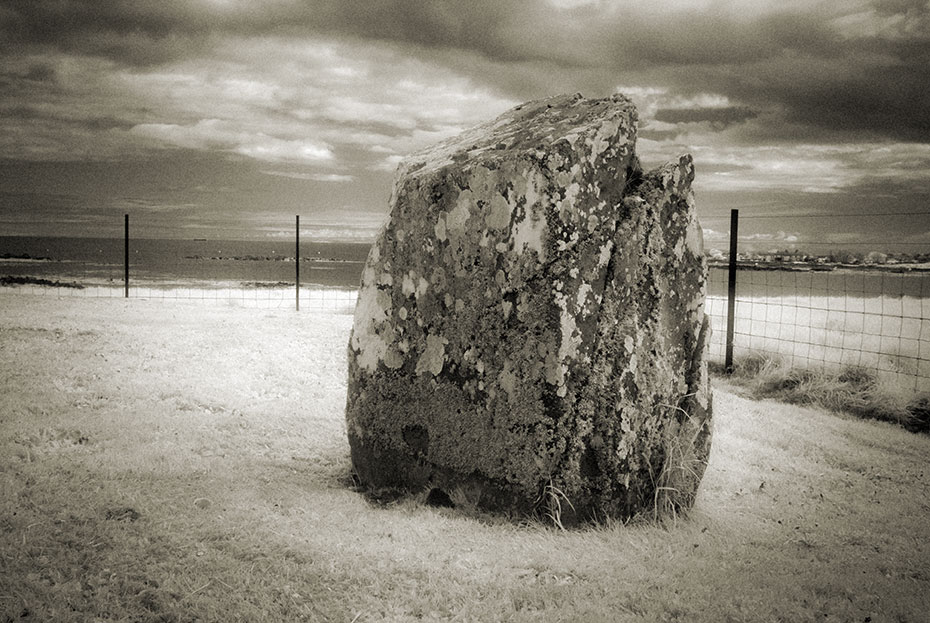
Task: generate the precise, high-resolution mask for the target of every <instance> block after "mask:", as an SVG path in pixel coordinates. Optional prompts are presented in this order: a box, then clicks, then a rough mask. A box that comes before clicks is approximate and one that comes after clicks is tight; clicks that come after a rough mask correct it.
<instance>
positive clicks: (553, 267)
mask: <svg viewBox="0 0 930 623" xmlns="http://www.w3.org/2000/svg"><path fill="white" fill-rule="evenodd" d="M635 138H636V111H635V108H634V106H633V104H632V103H631V102H630V101H629V100H627V99H626V98H624V97H623V96H620V95H615V96H613V97H611V98H607V99H596V100H595V99H592V100H588V99H584V98H582V97H581V96H580V95H574V96H561V97H556V98H551V99H547V100H541V101H536V102H531V103H528V104H524V105H522V106H518V107H516V108H514V109H513V110H510V111H509V112H507V113H505V114H504V115H502V116H500V117H499V118H497V119H495V120H493V121H491V122H489V123H486V124H483V125H481V126H478V127H476V128H474V129H472V130H469V131H467V132H465V133H463V134H461V135H460V136H458V137H455V138H453V139H451V140H448V141H445V142H443V143H440V144H438V145H436V146H434V147H432V148H429V149H426V150H424V151H422V152H420V153H418V154H415V155H413V156H410V157H409V158H407V159H406V160H405V161H404V162H403V163H401V165H400V166H399V167H398V170H397V174H396V177H395V181H394V190H393V193H392V197H391V215H390V219H389V222H388V223H387V224H386V226H385V228H384V229H383V230H382V232H381V234H380V236H379V238H378V239H377V241H376V242H375V244H374V246H373V247H372V249H371V252H370V255H369V257H368V262H367V264H366V267H365V270H364V274H363V277H362V284H361V289H360V291H359V299H358V306H357V308H356V312H355V321H354V328H353V331H352V336H351V338H350V344H349V390H348V400H347V409H346V419H347V430H348V436H349V444H350V448H351V453H352V462H353V465H354V468H355V470H356V473H357V476H358V478H359V479H360V481H361V482H362V483H363V485H365V486H367V487H370V488H385V487H391V488H403V489H408V490H420V489H425V488H427V487H429V488H431V489H433V490H435V489H439V490H441V491H442V492H444V493H447V494H448V495H449V497H450V499H451V500H452V501H453V502H456V503H460V504H461V503H467V504H476V505H478V506H480V507H482V508H486V509H492V510H494V509H496V510H502V511H507V512H518V513H527V512H537V513H539V514H541V515H549V516H550V517H551V518H553V519H554V520H556V521H557V522H562V523H565V522H572V521H576V520H580V519H592V518H601V519H603V518H605V517H619V518H627V517H630V516H631V515H634V514H636V513H639V512H644V511H650V510H653V509H654V510H655V511H656V512H659V513H663V512H666V511H669V510H681V509H686V508H688V507H690V506H691V504H692V503H693V500H694V495H695V492H696V489H697V486H698V484H699V482H700V479H701V476H702V474H703V471H704V466H705V464H706V459H707V455H708V452H709V449H710V430H711V428H710V423H711V419H710V418H711V410H710V387H709V383H708V378H707V369H706V363H705V361H704V352H705V343H706V341H707V331H708V328H707V327H708V324H707V321H706V319H705V317H704V311H703V307H704V278H705V264H704V259H703V250H702V237H701V229H700V227H699V225H698V223H697V220H696V218H695V214H694V207H693V197H692V193H691V188H690V185H691V181H692V179H693V176H694V170H693V166H692V163H691V158H690V157H689V156H684V157H682V158H680V159H679V160H678V161H677V162H673V163H670V164H667V165H665V166H664V167H661V168H660V169H658V170H656V171H652V172H649V173H644V172H643V171H642V170H641V168H640V165H639V161H638V159H637V157H636V155H635V153H634V146H635Z"/></svg>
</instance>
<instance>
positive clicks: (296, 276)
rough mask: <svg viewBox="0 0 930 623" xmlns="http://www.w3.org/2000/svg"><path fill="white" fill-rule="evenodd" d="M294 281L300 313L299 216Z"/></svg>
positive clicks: (295, 245) (298, 217) (295, 246)
mask: <svg viewBox="0 0 930 623" xmlns="http://www.w3.org/2000/svg"><path fill="white" fill-rule="evenodd" d="M294 281H295V283H296V286H297V287H296V288H295V294H294V295H295V297H296V299H297V300H296V304H297V311H300V215H299V214H298V215H297V228H296V231H295V235H294Z"/></svg>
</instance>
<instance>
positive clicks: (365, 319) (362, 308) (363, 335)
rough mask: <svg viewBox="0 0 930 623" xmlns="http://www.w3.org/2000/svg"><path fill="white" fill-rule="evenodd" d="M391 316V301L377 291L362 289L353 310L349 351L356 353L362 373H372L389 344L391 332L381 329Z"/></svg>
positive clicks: (381, 291)
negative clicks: (363, 370) (365, 371)
mask: <svg viewBox="0 0 930 623" xmlns="http://www.w3.org/2000/svg"><path fill="white" fill-rule="evenodd" d="M390 313H391V297H390V295H389V294H388V293H387V292H386V291H384V290H382V289H380V288H373V287H368V288H362V289H361V290H360V291H359V295H358V303H357V304H356V307H355V321H354V324H355V326H354V329H353V331H352V348H353V349H354V350H355V351H356V352H357V353H358V354H357V356H356V360H357V361H358V364H359V366H361V367H362V368H363V369H365V370H368V371H370V372H373V371H375V370H376V369H377V367H378V362H379V361H381V360H382V359H383V358H384V355H385V353H387V349H388V346H389V345H390V343H391V341H393V330H391V329H390V328H389V327H387V328H385V329H384V333H385V334H386V335H382V331H381V330H380V329H382V327H384V326H385V325H386V321H387V320H388V318H389V316H390Z"/></svg>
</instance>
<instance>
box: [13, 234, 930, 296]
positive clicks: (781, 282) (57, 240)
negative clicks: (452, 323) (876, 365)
mask: <svg viewBox="0 0 930 623" xmlns="http://www.w3.org/2000/svg"><path fill="white" fill-rule="evenodd" d="M124 244H125V243H124V240H123V239H121V238H78V237H39V236H0V278H4V277H7V278H9V277H12V278H18V277H19V278H31V279H45V280H49V281H58V282H62V283H72V284H79V285H84V286H87V285H122V284H123V282H124V278H125V246H124ZM370 248H371V244H370V243H358V242H318V241H306V242H301V244H300V253H299V257H300V262H299V264H298V263H295V261H294V260H295V257H296V255H297V254H296V253H295V251H296V250H295V245H294V242H293V241H282V240H212V239H201V238H196V239H186V240H179V239H131V240H130V241H129V279H130V283H135V284H140V285H141V284H144V285H146V286H151V287H159V286H163V287H179V286H181V287H195V288H210V287H274V286H275V285H280V286H282V287H284V286H288V285H293V284H294V282H295V280H296V279H297V277H298V275H297V268H298V265H299V271H300V274H299V278H300V283H301V285H306V286H308V287H312V286H322V287H328V288H341V289H357V288H358V286H359V283H360V282H361V275H362V269H363V268H364V264H365V260H366V258H367V256H368V252H369V250H370ZM769 268H770V269H769V270H753V269H750V268H741V269H740V271H739V277H738V285H737V292H738V295H739V296H740V297H743V298H747V299H748V298H759V297H772V296H796V295H806V296H837V295H845V296H855V297H861V298H873V297H883V296H885V297H887V296H891V297H901V296H905V297H913V298H918V299H930V270H919V271H899V272H894V271H890V270H882V271H878V270H863V269H862V268H858V269H850V268H842V267H840V268H836V267H832V268H830V269H829V270H825V269H823V267H821V269H819V270H805V269H797V268H794V269H788V268H785V269H784V270H771V267H769ZM726 284H727V271H726V268H720V267H715V266H712V267H711V268H710V269H709V271H708V295H710V296H726V290H727V285H726Z"/></svg>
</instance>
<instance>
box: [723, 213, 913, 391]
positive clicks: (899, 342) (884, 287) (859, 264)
mask: <svg viewBox="0 0 930 623" xmlns="http://www.w3.org/2000/svg"><path fill="white" fill-rule="evenodd" d="M909 214H910V213H908V215H909ZM763 216H764V215H763ZM817 216H818V217H820V216H821V215H817ZM757 218H761V217H757ZM732 229H733V228H732V225H731V234H732ZM821 244H824V243H821ZM863 244H869V245H872V244H874V241H869V242H867V243H863ZM846 246H849V244H848V243H847V245H846ZM731 248H734V247H731ZM870 255H871V256H873V257H875V258H880V259H882V260H884V259H886V258H887V256H885V254H879V253H876V252H872V253H865V252H858V253H848V252H845V251H844V252H835V251H831V252H827V253H825V254H822V255H820V256H814V255H812V254H801V253H800V252H799V251H797V250H786V251H783V252H781V253H759V252H758V251H754V250H752V249H751V248H750V249H747V250H746V251H745V252H742V251H741V252H740V253H739V254H738V255H737V256H736V257H735V258H734V260H733V263H734V268H735V277H736V279H735V281H736V283H735V286H736V287H735V296H734V318H733V331H732V335H730V336H728V335H727V317H728V285H729V284H728V268H724V267H722V266H719V265H718V266H712V267H711V268H710V269H709V271H708V281H707V293H708V297H707V307H706V311H707V313H708V315H709V316H710V318H711V327H712V329H713V334H712V338H711V344H710V356H711V359H712V360H713V361H717V362H720V363H725V361H726V347H727V340H728V339H729V340H731V344H732V355H733V358H735V359H736V360H737V361H738V360H739V359H740V358H741V357H746V356H749V355H755V354H761V355H769V356H773V357H775V358H777V359H779V360H782V361H784V362H786V363H787V364H789V365H791V366H794V367H803V368H807V369H815V370H816V369H821V370H833V371H836V370H842V369H844V368H848V367H861V368H867V369H871V370H876V371H878V372H880V373H881V374H882V375H883V376H885V377H890V378H892V379H894V380H897V381H899V382H901V383H903V384H909V385H912V386H914V387H915V388H917V389H927V388H930V271H927V270H922V268H924V267H923V266H920V267H919V268H916V269H915V268H914V266H912V265H907V266H905V267H900V268H896V266H895V265H886V264H881V265H877V264H869V262H868V260H867V258H868V257H869V256H870ZM799 258H804V259H803V260H801V259H799ZM728 259H729V258H728ZM727 363H728V362H727Z"/></svg>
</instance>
